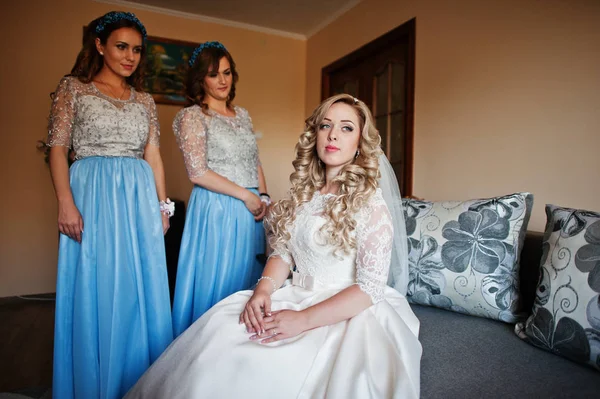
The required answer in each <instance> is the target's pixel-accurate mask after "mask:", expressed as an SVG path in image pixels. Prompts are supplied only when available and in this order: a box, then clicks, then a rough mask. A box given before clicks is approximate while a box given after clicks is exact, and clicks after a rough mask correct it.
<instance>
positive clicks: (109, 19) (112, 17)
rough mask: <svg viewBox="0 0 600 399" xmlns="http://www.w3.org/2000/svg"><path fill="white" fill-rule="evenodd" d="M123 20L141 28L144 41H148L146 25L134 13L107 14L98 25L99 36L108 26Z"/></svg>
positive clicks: (115, 12)
mask: <svg viewBox="0 0 600 399" xmlns="http://www.w3.org/2000/svg"><path fill="white" fill-rule="evenodd" d="M122 19H126V20H128V21H131V22H133V23H134V24H136V25H137V26H138V28H140V31H141V32H142V37H143V39H144V41H145V40H146V37H147V34H146V28H145V27H144V24H143V23H142V21H140V20H139V19H138V18H137V17H136V16H135V14H134V13H132V12H121V11H111V12H109V13H107V14H106V15H104V16H103V17H102V18H100V21H98V25H96V33H98V34H99V33H100V32H102V31H103V30H104V29H105V28H106V27H107V26H108V25H110V24H114V23H115V22H118V21H120V20H122Z"/></svg>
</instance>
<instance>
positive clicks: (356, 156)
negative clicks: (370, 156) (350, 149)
mask: <svg viewBox="0 0 600 399" xmlns="http://www.w3.org/2000/svg"><path fill="white" fill-rule="evenodd" d="M359 155H360V150H356V155H355V156H354V159H356V158H358V156H359Z"/></svg>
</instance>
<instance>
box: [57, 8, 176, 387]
mask: <svg viewBox="0 0 600 399" xmlns="http://www.w3.org/2000/svg"><path fill="white" fill-rule="evenodd" d="M145 39H146V29H145V28H144V25H142V23H141V22H140V21H139V20H138V19H137V18H136V17H135V15H133V14H131V13H124V12H109V13H108V14H106V15H104V16H102V17H100V18H98V19H95V20H94V21H92V22H91V23H90V24H89V25H88V28H87V31H86V32H85V37H84V44H83V48H82V49H81V51H80V53H79V55H78V56H77V60H76V61H75V65H74V67H73V69H72V70H71V74H70V75H68V76H66V77H64V78H63V79H62V80H61V81H60V84H59V85H58V88H57V89H56V92H55V93H54V99H53V103H52V110H51V113H50V122H49V132H48V143H49V146H50V147H51V149H50V171H51V174H52V181H53V183H54V189H55V192H56V197H57V201H58V227H59V230H60V232H61V236H60V248H59V255H58V278H57V280H58V282H57V287H56V321H55V340H54V381H53V397H54V398H60V399H69V398H85V399H94V398H102V399H105V398H106V399H113V398H114V399H116V398H121V397H122V396H123V395H124V394H125V393H126V392H127V390H128V389H129V388H130V387H131V386H132V385H133V384H134V383H135V382H136V381H137V380H138V378H139V377H140V376H141V375H142V374H143V373H144V371H145V370H146V369H147V368H148V367H149V366H150V364H152V362H153V361H154V360H155V359H156V358H157V357H158V356H159V355H160V354H161V353H162V352H163V350H164V349H165V348H166V347H167V346H168V345H169V343H170V342H171V341H172V339H173V330H172V323H171V313H170V309H169V289H168V282H167V271H166V261H165V249H164V238H163V235H164V234H165V233H166V231H167V229H168V228H169V217H170V216H171V215H172V214H173V204H172V203H171V202H170V201H169V199H168V198H167V197H166V194H165V179H164V171H163V164H162V159H161V156H160V150H159V125H158V120H157V115H156V107H155V105H154V101H153V100H152V97H151V96H150V95H149V94H147V93H143V92H142V91H141V87H142V76H143V64H144V58H145ZM69 147H72V148H73V149H74V151H75V153H76V158H77V160H76V161H75V163H74V164H73V165H72V166H71V168H70V170H69V168H68V165H67V153H68V149H69Z"/></svg>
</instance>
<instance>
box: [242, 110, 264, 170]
mask: <svg viewBox="0 0 600 399" xmlns="http://www.w3.org/2000/svg"><path fill="white" fill-rule="evenodd" d="M235 112H236V114H237V113H239V117H240V120H241V121H242V123H243V124H245V125H246V126H248V129H250V131H251V132H252V133H254V125H253V124H252V118H251V117H250V114H249V113H248V110H247V109H246V108H242V107H238V106H236V107H235ZM255 136H256V134H255ZM256 150H257V151H258V145H257V146H256ZM259 155H260V154H258V153H257V154H256V167H257V168H258V167H259V166H262V163H261V162H260V156H259Z"/></svg>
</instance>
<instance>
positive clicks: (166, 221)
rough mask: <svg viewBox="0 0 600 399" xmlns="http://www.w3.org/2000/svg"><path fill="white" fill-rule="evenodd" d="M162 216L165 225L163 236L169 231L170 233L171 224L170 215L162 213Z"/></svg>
mask: <svg viewBox="0 0 600 399" xmlns="http://www.w3.org/2000/svg"><path fill="white" fill-rule="evenodd" d="M160 214H161V216H162V225H163V235H166V234H167V231H169V227H171V223H170V222H169V215H167V214H164V213H162V212H161V213H160Z"/></svg>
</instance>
